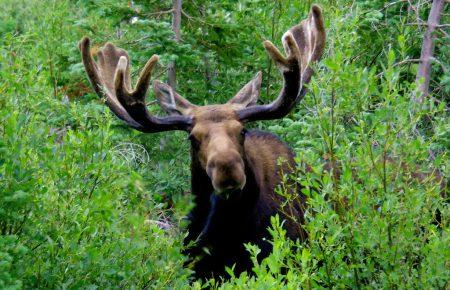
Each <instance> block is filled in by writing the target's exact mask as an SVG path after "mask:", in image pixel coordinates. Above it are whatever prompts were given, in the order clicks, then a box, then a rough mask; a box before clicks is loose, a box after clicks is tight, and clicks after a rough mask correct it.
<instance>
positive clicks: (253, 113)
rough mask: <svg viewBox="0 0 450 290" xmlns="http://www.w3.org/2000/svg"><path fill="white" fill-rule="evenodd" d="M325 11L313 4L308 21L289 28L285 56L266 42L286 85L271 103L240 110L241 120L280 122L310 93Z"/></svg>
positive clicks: (322, 38) (320, 51)
mask: <svg viewBox="0 0 450 290" xmlns="http://www.w3.org/2000/svg"><path fill="white" fill-rule="evenodd" d="M325 38H326V35H325V28H324V24H323V18H322V11H321V10H320V8H319V7H318V6H317V5H313V6H312V8H311V12H310V13H309V15H308V18H307V19H305V20H303V21H302V22H301V23H300V24H298V25H296V26H294V27H292V28H291V29H289V30H288V31H287V32H286V33H285V34H284V35H283V37H282V42H283V47H284V51H285V54H286V56H284V55H283V54H282V53H281V52H280V51H279V50H278V49H277V48H276V47H275V45H273V43H272V42H270V41H268V40H266V41H264V47H265V49H266V51H267V53H268V55H269V56H270V57H271V58H272V59H273V60H274V62H275V63H276V65H277V66H278V68H279V69H280V70H281V72H282V73H283V77H284V86H283V89H282V90H281V92H280V94H279V96H278V98H277V99H276V100H274V101H273V102H272V103H270V104H267V105H260V106H251V107H247V108H245V109H241V110H239V111H237V115H238V117H239V118H240V120H242V121H256V120H270V119H278V118H282V117H284V116H285V115H287V114H288V113H289V112H290V111H291V109H292V108H293V107H294V106H295V104H296V103H297V102H299V101H300V100H301V99H302V98H303V97H304V96H305V94H306V93H307V91H308V89H307V88H306V86H305V85H306V84H308V83H309V82H310V80H311V77H312V75H313V73H314V71H313V69H312V68H311V63H313V62H316V61H318V60H319V59H320V58H321V56H322V54H323V50H324V47H325Z"/></svg>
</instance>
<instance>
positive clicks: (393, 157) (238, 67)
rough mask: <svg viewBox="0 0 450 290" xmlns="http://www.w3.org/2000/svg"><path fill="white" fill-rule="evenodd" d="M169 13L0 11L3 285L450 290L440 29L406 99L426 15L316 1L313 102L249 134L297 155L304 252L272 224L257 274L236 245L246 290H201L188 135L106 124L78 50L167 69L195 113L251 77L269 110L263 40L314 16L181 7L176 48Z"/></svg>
mask: <svg viewBox="0 0 450 290" xmlns="http://www.w3.org/2000/svg"><path fill="white" fill-rule="evenodd" d="M171 2H172V1H153V0H152V1H112V0H101V1H100V0H98V1H97V0H95V1H93V0H78V1H68V0H45V1H36V0H32V1H23V0H21V1H12V0H2V1H0V4H1V6H2V8H3V9H2V11H0V17H1V18H0V19H1V21H0V33H1V34H2V39H0V95H1V96H2V97H1V98H0V135H1V138H0V192H1V194H0V288H2V289H3V288H6V289H20V288H44V289H46V288H50V289H52V288H92V289H94V288H102V289H103V288H150V287H152V288H153V287H155V288H190V287H194V288H201V287H206V286H208V285H209V286H213V287H222V288H230V289H235V288H242V289H244V288H245V289H247V288H287V289H293V288H299V287H301V288H322V287H323V288H325V287H326V288H328V287H336V288H367V287H370V288H394V287H395V288H397V287H398V288H440V289H444V288H446V287H448V282H447V281H448V280H449V278H450V271H449V270H448V261H449V258H450V257H449V255H450V253H449V251H448V246H447V245H448V243H449V242H450V241H449V230H448V220H449V211H448V204H447V202H446V200H445V198H444V197H445V194H443V192H444V191H445V188H443V187H442V186H443V184H442V183H441V182H440V181H439V180H438V178H437V177H438V173H440V174H441V175H443V178H444V180H446V178H448V176H446V175H445V174H447V172H448V167H449V161H448V156H447V152H448V148H449V144H450V143H449V140H450V136H449V133H448V132H449V131H450V130H449V123H448V112H447V107H446V102H447V99H448V91H449V89H448V87H449V86H448V83H449V82H448V79H450V78H449V76H448V72H449V71H450V70H449V69H448V59H449V58H448V51H449V50H448V45H446V44H447V43H448V36H445V35H444V34H443V33H442V32H438V39H437V43H436V58H437V59H439V60H440V63H441V64H438V65H434V66H433V72H432V87H431V89H432V90H431V91H432V96H431V97H430V98H429V100H427V102H425V103H424V104H423V105H417V104H415V103H413V102H411V101H410V100H411V96H412V95H413V94H414V93H415V91H416V84H415V83H414V78H415V66H416V65H415V64H414V63H412V62H404V63H406V65H403V64H402V61H404V60H408V59H414V58H417V57H418V55H419V53H420V45H421V42H420V39H421V37H419V35H421V33H422V30H423V28H422V27H419V26H415V25H409V24H410V23H413V22H415V20H416V17H417V16H418V15H419V16H421V17H422V18H423V19H425V17H426V15H427V14H428V11H429V3H428V2H423V1H420V2H421V3H422V2H423V3H422V5H421V6H418V8H420V9H419V10H418V14H417V13H415V12H414V11H411V10H408V5H407V3H406V2H405V1H391V2H389V3H386V1H346V0H339V1H318V2H319V3H320V4H321V5H322V7H323V8H324V11H325V19H326V22H327V31H328V47H327V52H326V56H325V57H324V59H323V60H322V61H321V63H320V64H319V65H318V66H317V68H316V75H315V77H314V79H313V82H312V84H311V86H310V89H311V91H310V93H309V94H308V95H307V96H306V97H305V99H304V100H303V102H302V103H301V104H300V105H299V106H298V109H296V111H295V112H293V113H292V114H290V116H289V117H288V118H285V119H283V120H280V121H276V122H270V123H265V122H261V123H258V124H256V125H254V126H255V127H260V128H270V130H271V131H274V132H276V133H277V134H278V135H280V137H281V138H282V139H284V140H286V141H287V142H288V143H289V144H290V145H291V146H292V147H293V149H294V150H295V151H296V153H297V158H298V161H299V164H302V165H301V166H299V169H298V172H297V173H296V174H295V175H294V178H296V179H298V181H299V182H300V183H302V184H303V185H304V186H305V189H304V193H305V194H306V195H308V197H309V201H308V204H309V207H308V212H307V224H306V225H305V227H306V231H307V232H308V234H309V239H308V241H307V242H306V243H303V244H300V243H299V242H297V241H290V240H287V239H286V238H285V234H284V230H283V228H282V227H281V224H282V221H281V220H279V218H277V217H274V218H273V220H272V223H273V228H272V229H271V232H272V235H273V241H272V243H273V245H274V251H273V253H272V255H270V257H268V258H267V259H265V260H263V261H262V262H261V263H258V262H257V260H256V258H255V257H256V256H257V255H258V249H257V248H256V247H255V246H253V245H248V246H247V247H248V250H249V251H250V252H251V253H252V254H253V259H254V262H255V267H254V273H253V275H252V276H250V275H249V274H247V273H244V274H242V275H240V276H239V277H234V276H233V277H232V278H231V279H230V280H229V281H224V282H223V283H222V281H207V282H204V283H203V284H202V282H199V281H197V282H194V281H191V280H190V278H189V275H190V270H189V269H186V268H183V261H184V257H183V256H182V255H181V247H182V245H181V242H182V239H183V236H184V227H183V216H184V215H185V214H186V213H187V211H188V208H189V206H190V197H189V195H188V194H185V193H187V192H188V191H189V180H190V177H189V167H188V164H189V160H188V159H189V157H188V155H189V154H188V142H186V141H184V138H185V136H184V135H183V134H182V133H172V134H165V135H162V134H152V135H143V134H138V133H136V132H131V131H130V130H128V129H126V128H125V127H124V126H123V124H122V123H121V122H120V121H118V120H116V119H115V118H113V117H112V116H111V114H110V113H109V112H108V110H107V108H105V106H104V105H103V104H102V102H101V101H99V100H97V98H96V97H95V96H94V95H93V94H92V93H91V90H90V89H89V87H88V84H87V82H86V78H85V76H84V72H83V68H82V65H81V63H80V57H79V53H78V51H77V42H78V40H79V39H80V38H81V37H82V35H89V36H91V37H92V38H93V41H94V43H95V44H96V45H99V46H100V45H102V44H103V43H105V42H106V41H112V42H114V43H117V44H118V45H119V46H121V47H124V48H125V49H127V50H128V51H129V53H130V55H131V58H132V61H133V67H134V68H135V69H136V68H137V67H139V66H140V65H142V64H143V63H144V62H145V61H146V60H147V59H148V57H150V56H151V55H152V54H153V53H157V54H160V55H161V60H162V65H163V66H164V65H166V64H167V63H168V62H169V61H170V60H176V62H177V78H178V82H179V91H180V92H181V93H182V94H183V95H185V96H187V97H188V98H189V99H190V100H193V101H194V102H196V103H198V104H203V103H213V102H224V101H226V100H227V99H228V98H229V97H231V96H232V95H233V93H234V92H236V91H237V90H238V89H239V87H240V86H241V85H242V84H244V83H246V82H247V81H248V80H249V79H250V78H251V77H252V75H253V74H254V73H256V71H257V70H262V71H263V72H264V79H263V90H262V99H263V100H264V101H268V100H270V99H273V98H274V97H275V96H276V93H277V92H278V90H279V88H280V86H281V79H280V76H279V73H278V71H276V69H275V68H274V67H273V65H272V64H270V62H268V59H267V57H266V55H265V52H264V51H263V48H262V45H261V40H263V39H272V40H274V41H275V43H278V44H279V42H277V41H276V40H277V39H279V38H280V36H281V34H282V33H283V32H284V31H285V30H286V29H287V28H288V27H290V26H291V25H292V24H294V23H295V22H296V21H298V20H300V19H302V18H303V17H304V16H305V15H306V13H307V11H308V10H309V7H310V4H311V3H309V2H311V1H279V0H277V1H262V0H258V1H247V0H245V1H228V0H221V1H203V0H202V1H184V2H185V3H184V6H183V8H184V12H185V13H184V16H183V17H184V18H183V22H182V23H183V25H182V44H177V43H175V42H174V41H173V40H172V38H171V36H172V32H171V29H170V13H167V10H169V9H170V7H171ZM409 2H411V3H412V4H413V5H418V4H419V1H409ZM446 15H447V16H445V15H444V17H443V22H444V23H445V22H448V12H447V14H446ZM133 73H134V74H135V73H136V72H133ZM156 74H160V75H161V76H162V78H164V69H163V68H159V70H158V72H157V73H156ZM150 110H151V111H152V112H154V113H161V112H160V111H159V109H158V108H157V107H156V106H151V107H150ZM305 164H308V165H310V166H311V167H312V171H306V170H304V168H303V167H304V165H305ZM330 164H331V167H330V166H329V165H330ZM338 173H339V174H338ZM444 173H445V174H444ZM318 184H320V186H321V190H320V191H318V192H317V191H315V190H313V189H312V187H313V186H315V185H318ZM161 224H163V225H164V226H165V227H168V228H169V229H168V230H162V229H161V228H160V227H159V226H158V225H161Z"/></svg>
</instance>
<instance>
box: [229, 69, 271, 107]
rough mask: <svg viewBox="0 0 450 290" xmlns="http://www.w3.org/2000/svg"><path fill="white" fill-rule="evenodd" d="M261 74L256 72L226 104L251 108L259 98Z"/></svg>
mask: <svg viewBox="0 0 450 290" xmlns="http://www.w3.org/2000/svg"><path fill="white" fill-rule="evenodd" d="M261 79H262V73H261V72H258V73H257V74H256V75H255V77H254V78H253V79H252V80H251V81H249V82H248V83H247V84H246V85H245V86H244V87H243V88H242V89H241V90H240V91H239V92H238V93H237V94H236V95H235V96H234V97H233V98H232V99H231V100H229V101H228V102H227V104H236V105H240V106H241V107H242V108H245V107H249V106H253V105H255V104H256V102H257V101H258V98H259V91H260V90H261Z"/></svg>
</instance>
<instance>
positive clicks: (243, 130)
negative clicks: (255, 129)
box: [241, 128, 248, 136]
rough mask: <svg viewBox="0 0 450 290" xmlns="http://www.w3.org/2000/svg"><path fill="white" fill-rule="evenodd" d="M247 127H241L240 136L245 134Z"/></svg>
mask: <svg viewBox="0 0 450 290" xmlns="http://www.w3.org/2000/svg"><path fill="white" fill-rule="evenodd" d="M247 132H248V131H247V129H245V128H242V130H241V136H245V134H247Z"/></svg>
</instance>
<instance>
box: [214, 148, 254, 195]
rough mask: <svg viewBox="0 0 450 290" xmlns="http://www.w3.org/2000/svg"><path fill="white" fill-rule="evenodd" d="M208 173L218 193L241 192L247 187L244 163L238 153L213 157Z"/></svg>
mask: <svg viewBox="0 0 450 290" xmlns="http://www.w3.org/2000/svg"><path fill="white" fill-rule="evenodd" d="M206 172H207V174H208V176H209V178H210V179H211V181H212V185H213V187H214V189H215V190H216V191H217V193H223V192H229V191H235V190H241V189H243V188H244V186H245V182H246V178H245V171H244V161H243V160H242V158H241V156H240V155H239V154H238V153H237V152H230V153H224V154H220V155H219V154H217V155H215V156H212V157H211V158H210V159H209V160H208V162H207V165H206Z"/></svg>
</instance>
